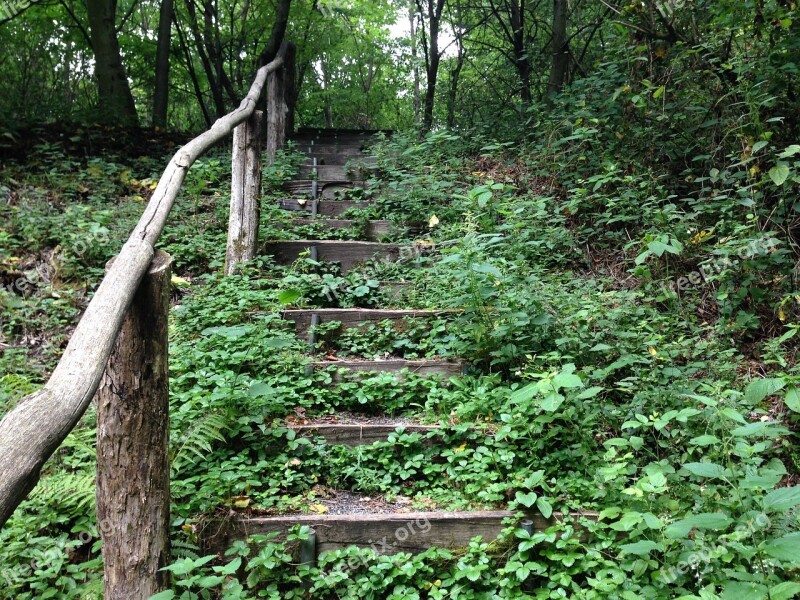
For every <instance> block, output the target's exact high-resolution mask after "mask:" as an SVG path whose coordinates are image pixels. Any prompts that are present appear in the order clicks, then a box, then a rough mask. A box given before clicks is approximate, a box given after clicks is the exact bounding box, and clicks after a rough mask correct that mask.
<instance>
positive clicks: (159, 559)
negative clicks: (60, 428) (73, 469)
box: [95, 251, 172, 600]
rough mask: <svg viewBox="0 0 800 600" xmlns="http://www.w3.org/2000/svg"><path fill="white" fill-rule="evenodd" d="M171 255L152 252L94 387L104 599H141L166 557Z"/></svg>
mask: <svg viewBox="0 0 800 600" xmlns="http://www.w3.org/2000/svg"><path fill="white" fill-rule="evenodd" d="M171 261H172V259H171V257H170V256H169V255H168V254H166V253H164V252H160V251H159V252H158V253H156V256H155V258H154V259H153V263H152V265H151V268H150V271H149V272H148V273H147V275H145V277H144V279H143V280H142V283H141V284H140V286H139V289H138V290H137V291H136V295H135V296H134V300H133V303H132V304H131V306H130V308H129V309H128V312H127V314H126V315H125V321H124V322H123V325H122V328H121V329H120V332H119V335H118V336H117V340H116V343H115V344H114V349H113V352H112V353H111V357H110V358H109V359H108V365H107V367H106V371H105V375H104V376H103V381H102V383H101V385H100V387H99V389H98V390H97V394H96V396H95V397H96V400H97V521H98V523H99V524H100V526H99V530H100V537H101V538H102V541H103V565H104V576H103V582H104V586H105V593H104V596H103V597H104V598H106V599H108V600H129V599H135V600H147V598H149V597H150V596H152V595H153V594H156V593H158V592H160V591H162V590H164V589H166V588H167V586H168V583H169V577H168V574H167V573H166V572H164V571H161V570H160V569H162V568H163V567H165V566H166V565H167V564H169V562H170V553H169V533H170V517H169V514H170V490H169V356H168V316H169V296H170V276H171V269H170V264H171Z"/></svg>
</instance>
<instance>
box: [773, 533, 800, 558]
mask: <svg viewBox="0 0 800 600" xmlns="http://www.w3.org/2000/svg"><path fill="white" fill-rule="evenodd" d="M764 552H766V553H767V554H769V555H770V556H771V557H772V558H777V559H778V560H782V561H785V562H789V563H792V564H795V565H800V532H796V533H789V534H787V535H785V536H783V537H780V538H778V539H776V540H772V541H770V542H767V544H766V545H765V546H764Z"/></svg>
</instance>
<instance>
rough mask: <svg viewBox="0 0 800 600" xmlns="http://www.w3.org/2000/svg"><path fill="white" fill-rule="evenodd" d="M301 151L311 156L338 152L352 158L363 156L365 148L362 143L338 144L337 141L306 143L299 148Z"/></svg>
mask: <svg viewBox="0 0 800 600" xmlns="http://www.w3.org/2000/svg"><path fill="white" fill-rule="evenodd" d="M298 149H299V150H300V152H305V153H306V154H308V155H309V156H311V157H314V156H320V155H323V154H338V155H340V156H347V157H349V158H350V159H353V158H356V157H359V156H363V154H364V150H363V146H362V144H358V143H356V144H337V143H319V144H317V143H315V144H304V145H301V146H299V148H298Z"/></svg>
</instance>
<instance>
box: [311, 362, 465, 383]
mask: <svg viewBox="0 0 800 600" xmlns="http://www.w3.org/2000/svg"><path fill="white" fill-rule="evenodd" d="M311 364H312V366H313V367H314V369H316V370H318V369H328V368H336V369H345V370H347V371H352V372H360V373H370V372H381V373H397V374H400V373H401V372H402V371H405V370H408V372H409V373H413V374H415V375H423V376H438V377H457V376H459V375H461V374H462V373H463V371H464V365H463V364H462V363H460V362H457V361H452V360H400V359H394V360H320V361H315V362H312V363H311ZM337 379H338V376H337Z"/></svg>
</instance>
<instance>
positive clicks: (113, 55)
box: [86, 0, 138, 125]
mask: <svg viewBox="0 0 800 600" xmlns="http://www.w3.org/2000/svg"><path fill="white" fill-rule="evenodd" d="M86 8H87V11H88V13H89V27H90V29H91V37H92V49H93V51H94V74H95V77H96V78H97V91H98V96H99V100H100V106H99V108H98V115H99V117H100V120H101V121H102V122H104V123H109V124H115V123H120V124H123V125H136V124H137V123H138V117H137V116H136V105H135V104H134V102H133V95H132V94H131V88H130V85H129V84H128V76H127V75H126V73H125V66H124V65H123V64H122V55H121V54H120V50H119V40H117V31H116V29H115V27H116V17H117V3H116V0H86Z"/></svg>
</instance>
